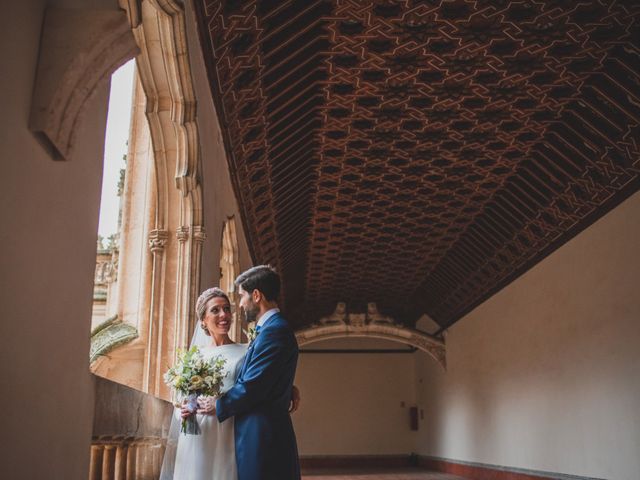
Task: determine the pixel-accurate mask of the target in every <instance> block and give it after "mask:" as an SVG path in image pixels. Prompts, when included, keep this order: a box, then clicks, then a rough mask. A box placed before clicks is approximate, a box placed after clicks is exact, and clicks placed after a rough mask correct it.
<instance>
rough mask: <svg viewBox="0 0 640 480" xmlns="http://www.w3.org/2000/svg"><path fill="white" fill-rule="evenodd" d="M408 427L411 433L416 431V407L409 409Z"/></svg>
mask: <svg viewBox="0 0 640 480" xmlns="http://www.w3.org/2000/svg"><path fill="white" fill-rule="evenodd" d="M409 426H410V427H411V431H413V432H417V431H418V407H410V408H409Z"/></svg>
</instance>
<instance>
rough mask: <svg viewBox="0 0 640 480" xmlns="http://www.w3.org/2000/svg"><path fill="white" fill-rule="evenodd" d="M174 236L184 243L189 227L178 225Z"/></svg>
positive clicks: (187, 237)
mask: <svg viewBox="0 0 640 480" xmlns="http://www.w3.org/2000/svg"><path fill="white" fill-rule="evenodd" d="M176 238H177V239H178V241H179V242H180V243H184V242H186V241H187V240H188V239H189V227H178V228H177V229H176Z"/></svg>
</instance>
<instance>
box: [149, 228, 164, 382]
mask: <svg viewBox="0 0 640 480" xmlns="http://www.w3.org/2000/svg"><path fill="white" fill-rule="evenodd" d="M168 238H169V233H168V232H167V231H166V230H153V231H151V232H150V234H149V249H150V250H151V256H152V260H151V296H150V306H149V318H148V326H149V327H148V328H149V331H148V337H147V354H146V357H145V368H144V379H143V387H144V388H143V390H144V391H146V392H149V393H155V392H156V391H157V389H158V387H159V381H160V377H161V374H160V372H159V371H158V369H159V367H160V362H159V361H158V360H159V359H160V358H159V356H160V352H161V351H162V335H161V333H162V327H163V319H164V318H163V317H164V315H163V310H164V308H163V306H164V298H165V295H164V271H165V266H166V256H167V255H166V252H167V249H166V246H167V241H168Z"/></svg>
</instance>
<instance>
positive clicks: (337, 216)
mask: <svg viewBox="0 0 640 480" xmlns="http://www.w3.org/2000/svg"><path fill="white" fill-rule="evenodd" d="M193 1H194V6H195V10H196V14H197V19H198V30H199V35H200V40H201V45H202V50H203V55H204V58H205V62H206V64H207V69H208V74H209V79H210V84H211V91H212V93H213V97H214V100H215V102H216V108H217V111H218V115H219V117H220V121H221V124H222V129H223V135H224V139H225V144H226V149H227V153H228V160H229V166H230V169H231V172H232V178H233V181H234V183H235V188H236V193H237V196H238V199H239V202H240V204H241V210H242V214H243V222H244V225H245V230H246V232H247V235H248V240H249V243H250V245H251V248H252V253H253V256H254V260H255V261H256V262H260V263H262V262H265V263H266V262H268V263H271V264H273V265H275V266H276V267H278V268H279V270H280V272H281V274H282V276H283V279H284V293H283V297H284V298H283V301H284V307H285V309H286V310H288V312H289V317H290V318H291V319H292V320H293V321H294V323H295V326H297V327H300V326H303V325H305V324H307V323H309V322H312V321H314V320H316V319H317V318H318V317H320V316H322V315H326V314H327V313H329V312H331V311H332V310H333V308H334V306H335V304H336V302H338V301H345V302H347V304H348V305H349V307H350V308H352V309H356V310H357V309H361V310H362V311H364V306H365V304H366V302H372V301H373V302H377V304H378V307H379V309H380V310H381V311H383V312H385V313H387V314H389V315H392V316H394V317H395V318H396V319H398V320H400V321H402V322H403V323H405V324H406V325H409V326H410V325H412V323H413V322H415V320H416V319H417V318H419V317H420V315H422V314H423V313H427V314H428V315H429V316H431V317H432V318H433V319H434V320H435V321H436V322H437V323H438V324H439V325H440V326H441V327H443V328H446V327H448V326H450V325H451V324H452V323H453V322H455V321H457V320H458V319H460V317H461V316H462V315H464V314H465V313H466V312H468V311H469V310H470V309H472V308H473V307H474V306H476V305H478V304H479V303H480V302H482V301H483V300H485V299H486V298H488V297H489V296H491V295H492V294H493V293H495V292H496V291H498V290H499V289H500V288H502V287H503V286H505V285H506V284H507V283H509V282H510V281H512V280H513V279H514V278H516V277H517V276H518V275H520V274H522V273H523V272H524V271H526V270H527V269H528V268H530V267H531V266H532V265H534V264H535V263H537V262H539V261H540V260H541V259H542V258H544V257H545V256H546V255H548V254H549V253H550V252H552V251H553V250H555V249H556V248H558V247H559V246H560V245H562V244H563V243H565V242H566V241H567V240H569V239H570V238H571V237H573V236H574V235H575V234H576V233H578V232H579V231H581V230H582V229H584V228H585V227H587V226H588V225H590V224H591V223H593V222H594V221H595V220H596V219H597V218H598V217H600V216H602V215H603V214H604V213H606V212H607V211H609V210H610V209H612V208H613V207H614V206H615V205H617V204H618V203H620V202H621V201H622V200H624V199H625V198H626V197H628V196H629V195H630V194H632V193H633V192H635V191H637V190H638V187H639V185H640V183H639V172H640V146H639V142H640V126H639V125H640V77H639V72H640V40H639V39H640V28H639V26H640V3H638V2H636V1H632V0H628V1H614V0H600V1H598V0H586V1H568V0H566V1H565V0H562V1H559V0H545V1H508V0H487V1H475V2H474V1H464V0H454V1H448V0H424V1H414V0H399V1H355V0H334V1H324V0H304V1H299V0H298V1H296V0H269V1H257V0H247V1H237V0H226V1H220V0H193Z"/></svg>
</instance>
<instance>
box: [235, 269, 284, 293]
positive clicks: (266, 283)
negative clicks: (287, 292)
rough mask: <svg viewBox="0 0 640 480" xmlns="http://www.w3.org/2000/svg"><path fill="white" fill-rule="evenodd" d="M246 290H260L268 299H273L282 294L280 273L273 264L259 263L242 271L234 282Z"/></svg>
mask: <svg viewBox="0 0 640 480" xmlns="http://www.w3.org/2000/svg"><path fill="white" fill-rule="evenodd" d="M234 283H235V284H236V285H237V286H239V287H242V289H243V290H244V291H245V292H249V293H251V292H253V291H254V290H260V292H262V294H263V295H264V296H265V298H266V299H267V300H268V301H270V302H271V301H273V300H276V299H277V298H278V295H279V294H280V275H278V273H277V272H276V271H275V269H274V268H273V267H272V266H271V265H258V266H255V267H251V268H250V269H249V270H247V271H245V272H242V273H241V274H240V275H238V278H236V281H235V282H234Z"/></svg>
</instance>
